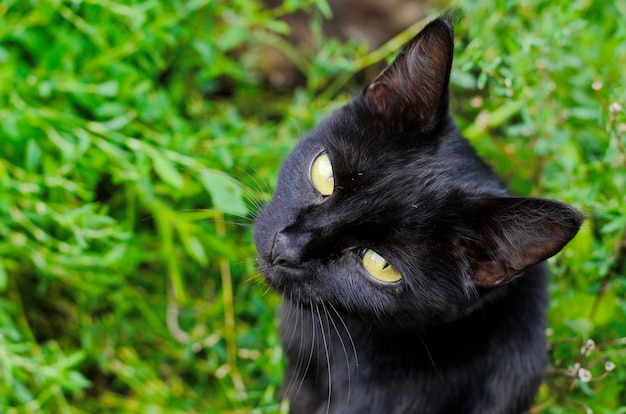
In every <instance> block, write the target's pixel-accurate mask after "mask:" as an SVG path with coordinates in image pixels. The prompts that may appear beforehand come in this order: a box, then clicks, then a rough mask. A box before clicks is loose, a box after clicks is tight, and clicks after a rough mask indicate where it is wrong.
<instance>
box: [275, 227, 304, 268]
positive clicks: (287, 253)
mask: <svg viewBox="0 0 626 414" xmlns="http://www.w3.org/2000/svg"><path fill="white" fill-rule="evenodd" d="M309 240H310V236H309V235H308V234H306V233H297V234H292V233H285V232H282V231H281V232H279V233H278V234H276V238H275V239H274V245H273V246H272V253H271V258H270V261H271V262H272V264H273V265H276V266H282V267H292V268H295V267H300V264H301V263H302V254H303V252H304V248H305V247H306V245H307V244H308V242H309Z"/></svg>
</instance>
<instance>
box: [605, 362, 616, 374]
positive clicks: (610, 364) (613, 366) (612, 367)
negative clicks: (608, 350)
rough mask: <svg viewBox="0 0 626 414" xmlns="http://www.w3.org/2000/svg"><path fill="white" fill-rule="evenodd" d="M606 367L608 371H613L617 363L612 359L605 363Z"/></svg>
mask: <svg viewBox="0 0 626 414" xmlns="http://www.w3.org/2000/svg"><path fill="white" fill-rule="evenodd" d="M604 369H605V370H607V372H611V371H613V370H614V369H615V364H614V363H613V362H611V361H606V362H605V363H604Z"/></svg>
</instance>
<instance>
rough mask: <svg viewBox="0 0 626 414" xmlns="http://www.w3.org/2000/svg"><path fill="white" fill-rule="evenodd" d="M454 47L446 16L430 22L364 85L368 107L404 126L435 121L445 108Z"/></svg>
mask: <svg viewBox="0 0 626 414" xmlns="http://www.w3.org/2000/svg"><path fill="white" fill-rule="evenodd" d="M453 51H454V32H453V28H452V25H451V23H450V22H449V20H448V18H447V17H442V18H438V19H435V20H433V21H432V22H430V23H429V24H428V25H426V27H424V29H423V30H422V31H421V32H420V33H418V34H417V36H415V37H414V38H413V40H411V42H409V43H408V44H407V45H406V46H405V48H404V49H403V50H402V52H401V53H400V54H399V55H398V57H397V58H396V59H395V60H394V62H393V63H392V64H391V65H390V66H389V67H387V68H385V69H384V70H383V71H382V72H381V73H380V74H379V75H378V76H377V77H376V79H375V80H374V82H372V83H371V84H370V85H369V86H368V87H367V88H366V89H365V92H364V95H365V97H366V99H367V100H368V102H369V104H370V107H371V108H372V109H373V111H374V112H375V113H377V114H379V115H381V116H382V117H383V118H384V119H386V120H389V121H391V120H393V121H395V122H394V124H396V125H397V124H398V122H400V126H403V127H405V128H406V127H413V128H420V127H421V128H424V127H426V126H428V125H430V124H432V123H434V122H435V121H436V120H437V119H438V118H439V117H440V116H441V115H442V114H444V113H445V112H447V108H448V82H449V79H450V68H451V65H452V54H453Z"/></svg>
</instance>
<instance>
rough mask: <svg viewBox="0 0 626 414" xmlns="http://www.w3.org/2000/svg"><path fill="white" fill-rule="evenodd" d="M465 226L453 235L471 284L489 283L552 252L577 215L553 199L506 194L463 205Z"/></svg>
mask: <svg viewBox="0 0 626 414" xmlns="http://www.w3.org/2000/svg"><path fill="white" fill-rule="evenodd" d="M463 215H464V216H465V217H464V221H465V223H468V225H469V228H467V231H462V232H461V233H464V234H463V235H461V236H460V237H459V239H458V240H457V241H458V243H459V245H458V246H457V247H458V248H460V250H461V252H462V253H463V254H464V256H465V261H466V263H467V264H468V265H469V267H470V268H471V272H472V280H473V282H474V284H475V285H476V286H480V287H493V286H497V285H500V284H502V283H506V282H510V281H511V280H513V279H515V278H517V277H518V276H521V275H522V274H523V273H524V271H525V270H526V269H527V268H528V267H529V266H531V265H533V264H536V263H539V262H541V261H544V260H546V259H547V258H549V257H551V256H554V255H555V254H556V253H558V252H559V251H560V250H561V249H562V248H563V247H564V246H565V245H566V244H567V243H568V242H569V241H570V240H571V239H572V238H573V237H574V236H575V235H576V233H577V232H578V229H579V228H580V225H581V224H582V221H583V215H582V214H581V213H580V212H578V211H577V210H576V209H574V208H573V207H570V206H569V205H567V204H564V203H560V202H558V201H552V200H545V199H538V198H527V197H506V198H494V199H489V200H487V201H484V202H481V203H479V204H476V205H472V206H470V207H468V208H466V209H465V210H464V211H463Z"/></svg>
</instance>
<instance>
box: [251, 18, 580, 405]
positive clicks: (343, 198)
mask: <svg viewBox="0 0 626 414" xmlns="http://www.w3.org/2000/svg"><path fill="white" fill-rule="evenodd" d="M452 53H453V29H452V25H451V23H450V22H449V19H448V18H447V17H442V18H439V19H436V20H434V21H432V22H431V23H430V24H428V25H427V26H426V27H425V28H424V29H423V31H422V32H420V33H419V34H418V35H417V36H416V37H415V38H414V39H413V40H412V41H411V42H410V43H409V44H408V45H407V46H406V47H405V49H404V50H403V51H402V53H400V55H399V56H398V57H397V58H396V60H395V61H394V62H393V64H392V65H391V66H389V67H388V68H386V69H385V70H383V71H382V72H381V73H380V75H378V77H377V78H376V79H375V80H374V82H373V83H372V84H371V85H369V86H368V87H367V88H366V89H365V91H364V93H363V94H362V95H360V96H358V97H356V98H355V99H354V100H353V101H352V102H351V103H350V104H348V105H346V106H345V107H343V108H341V109H339V110H337V111H335V112H334V113H333V114H332V115H331V116H330V117H329V118H328V119H326V120H325V121H323V122H322V123H321V124H320V125H319V126H318V127H317V128H316V129H315V130H314V131H313V132H312V133H311V134H310V135H308V136H307V137H305V138H304V139H303V140H302V141H301V142H300V143H299V144H298V146H297V147H296V148H295V149H294V150H293V152H292V153H291V154H290V156H289V157H288V158H287V160H286V161H285V164H284V165H283V167H282V170H281V172H280V175H279V179H278V184H277V188H276V193H275V195H274V198H273V200H272V202H271V203H270V204H269V205H267V206H265V207H263V208H262V209H261V211H260V212H259V214H258V217H257V220H256V224H255V242H256V246H257V248H258V252H259V256H258V262H259V269H260V271H261V273H262V274H263V275H264V277H265V279H266V281H267V283H268V284H269V285H270V286H271V287H272V288H274V289H276V290H277V291H278V292H280V293H281V295H282V296H283V299H284V300H283V306H282V321H281V336H282V341H283V347H284V350H285V352H286V354H287V358H288V361H289V363H288V368H287V372H286V379H285V384H284V387H283V395H284V397H285V398H287V399H289V401H290V408H291V411H292V412H293V413H305V414H309V413H324V412H332V413H382V414H387V413H403V414H404V413H481V414H484V413H519V412H521V411H523V410H525V409H527V408H528V407H529V406H530V405H531V404H532V402H533V397H534V395H535V392H536V390H537V387H538V386H539V384H540V382H541V380H542V376H543V374H544V370H545V368H546V364H547V362H546V342H545V335H544V331H545V328H546V308H547V304H548V295H547V292H546V284H547V272H546V269H545V265H544V264H542V263H541V262H542V261H544V260H546V259H547V258H549V257H550V256H552V255H554V254H556V253H557V252H558V251H559V250H561V249H562V248H563V246H565V244H566V243H567V242H568V241H569V240H570V239H571V238H572V237H573V236H574V235H575V234H576V232H577V231H578V228H579V226H580V224H581V222H582V220H583V218H582V215H581V214H580V213H579V212H577V211H576V210H575V209H573V208H572V207H569V206H568V205H566V204H563V203H560V202H557V201H551V200H544V199H537V198H526V197H513V196H511V195H510V194H509V192H508V191H507V189H506V187H505V185H504V184H503V183H502V182H501V181H500V180H499V179H498V177H496V176H495V174H494V173H493V172H492V170H491V169H490V168H489V167H488V166H487V165H486V164H485V163H484V162H483V161H482V160H481V159H480V158H479V157H478V155H477V154H476V153H475V151H474V150H473V149H472V148H471V147H470V145H469V143H468V142H467V141H466V140H465V139H464V138H463V137H462V136H461V134H460V133H459V131H458V129H457V127H456V125H455V123H454V121H453V120H452V118H451V116H450V114H449V107H448V80H449V76H450V66H451V62H452Z"/></svg>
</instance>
